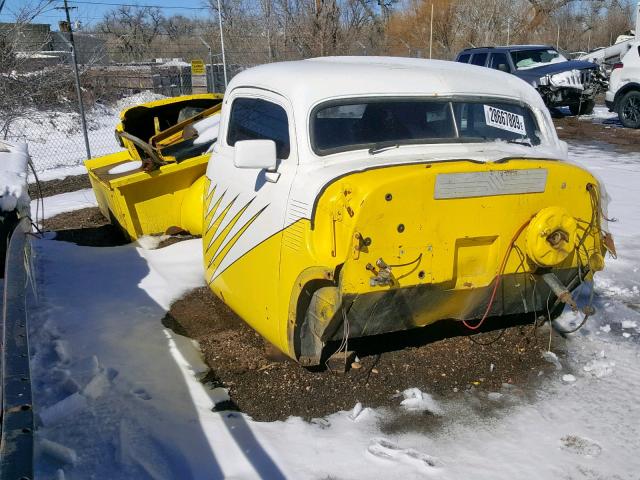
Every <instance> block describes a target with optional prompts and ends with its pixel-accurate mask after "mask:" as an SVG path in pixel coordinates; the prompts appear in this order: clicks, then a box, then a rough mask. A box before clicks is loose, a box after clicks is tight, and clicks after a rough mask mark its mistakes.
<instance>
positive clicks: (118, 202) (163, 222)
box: [85, 152, 210, 239]
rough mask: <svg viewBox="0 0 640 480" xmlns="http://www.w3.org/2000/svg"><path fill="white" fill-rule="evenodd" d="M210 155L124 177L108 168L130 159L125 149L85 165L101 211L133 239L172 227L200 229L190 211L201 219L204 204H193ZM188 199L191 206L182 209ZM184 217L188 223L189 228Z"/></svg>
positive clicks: (139, 170) (159, 232) (158, 232)
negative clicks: (185, 224) (197, 205)
mask: <svg viewBox="0 0 640 480" xmlns="http://www.w3.org/2000/svg"><path fill="white" fill-rule="evenodd" d="M209 156H210V155H209V154H206V155H200V156H198V157H194V158H190V159H188V160H185V161H183V162H180V163H170V164H168V165H164V166H162V167H160V168H159V169H158V170H154V171H152V172H145V171H143V170H141V169H137V170H135V171H133V172H131V173H128V174H125V175H121V176H112V175H108V174H107V173H106V172H105V170H106V169H110V168H113V167H116V166H118V165H122V164H123V163H125V162H129V161H130V157H129V156H128V155H126V152H120V153H116V154H113V155H107V156H105V157H100V158H96V159H92V160H88V161H86V162H85V165H86V166H87V170H88V171H89V180H90V181H91V186H92V187H93V191H94V193H95V195H96V199H97V200H98V206H99V207H100V211H101V212H102V213H103V215H105V216H106V217H107V218H111V219H112V221H115V222H116V223H117V224H118V225H119V226H120V227H121V228H122V229H123V230H124V231H125V232H126V234H127V235H128V236H129V237H130V238H132V239H136V238H139V237H141V236H142V235H155V234H163V233H165V232H166V231H167V229H169V228H170V227H179V228H182V229H184V230H187V231H189V232H191V230H189V228H194V229H195V230H196V232H191V233H194V234H197V232H198V231H201V228H202V225H201V223H200V222H194V221H193V217H192V216H191V215H190V213H191V212H190V210H192V211H193V210H195V211H193V212H192V213H193V214H194V215H197V216H198V217H199V218H200V219H201V218H202V207H200V208H197V207H196V206H195V205H194V202H197V196H198V186H202V184H201V183H200V184H198V183H196V182H197V181H198V180H200V179H201V178H202V177H203V176H204V173H205V170H206V168H207V163H208V161H209ZM94 162H95V163H94ZM109 162H111V163H109ZM100 167H102V168H100ZM194 184H196V185H194ZM192 185H194V188H191V187H192ZM200 192H201V190H200ZM200 194H201V193H200ZM185 198H188V204H189V207H187V206H185V208H183V199H185ZM200 198H201V197H200ZM183 220H186V221H187V222H188V226H187V227H186V228H185V226H184V225H183V224H182V222H183Z"/></svg>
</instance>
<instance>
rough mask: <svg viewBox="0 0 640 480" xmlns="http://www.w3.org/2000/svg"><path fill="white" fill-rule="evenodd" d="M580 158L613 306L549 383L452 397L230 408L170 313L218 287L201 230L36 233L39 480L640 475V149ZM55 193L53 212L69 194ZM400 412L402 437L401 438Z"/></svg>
mask: <svg viewBox="0 0 640 480" xmlns="http://www.w3.org/2000/svg"><path fill="white" fill-rule="evenodd" d="M570 154H571V158H572V159H573V160H574V161H576V162H578V163H580V164H582V165H584V166H586V167H588V168H590V169H591V170H593V171H594V172H596V173H597V174H598V175H599V176H600V177H601V178H602V179H603V180H604V181H605V183H606V185H607V189H608V192H609V194H610V196H611V197H612V201H611V203H610V205H609V215H610V216H614V217H617V218H618V219H619V221H618V222H616V223H613V224H611V227H610V228H611V230H612V232H613V234H614V236H615V239H616V244H617V247H618V253H619V259H618V260H612V259H608V262H607V268H606V270H605V271H604V272H601V273H600V274H598V276H597V277H596V282H595V288H596V298H595V306H596V308H597V310H598V312H597V314H596V315H595V316H593V317H592V318H591V319H590V321H589V322H588V324H587V325H586V327H585V328H583V329H582V330H580V331H579V332H578V333H577V334H575V335H572V336H571V337H570V339H569V341H568V343H567V347H566V348H567V350H566V352H557V353H558V354H559V362H558V369H557V371H556V373H555V374H553V375H550V376H546V377H545V378H543V381H542V382H541V386H540V387H539V388H537V389H536V390H535V391H533V392H532V391H531V389H528V388H527V386H522V385H515V386H506V385H505V386H504V388H502V389H501V390H500V391H498V392H492V393H489V394H486V393H484V394H483V393H480V392H474V391H471V390H470V391H467V392H463V391H461V392H459V395H458V398H457V399H454V400H448V401H443V400H442V399H438V398H432V397H431V396H430V395H429V392H421V391H420V390H418V389H411V390H409V391H406V392H401V394H400V395H398V398H397V401H398V405H397V407H396V408H392V409H370V408H367V399H366V398H362V399H361V404H358V405H354V409H353V411H350V412H336V413H335V414H333V415H330V416H328V417H326V418H322V419H314V420H313V421H311V422H305V421H303V420H302V419H300V418H289V419H288V420H286V421H283V422H273V423H259V422H254V421H252V420H251V419H250V418H248V417H247V416H245V415H243V414H239V413H237V412H213V411H212V408H213V406H214V404H215V403H216V402H219V401H220V400H223V399H225V398H226V394H225V392H224V391H223V390H221V389H210V388H208V387H207V386H206V385H203V384H202V383H200V382H199V381H198V380H199V379H200V378H202V376H203V375H204V373H205V372H206V366H205V365H204V364H203V363H202V361H201V359H200V357H199V354H198V350H197V346H196V345H194V343H193V342H192V341H191V340H189V339H187V338H184V337H180V336H179V335H176V334H175V333H173V332H172V331H170V330H167V329H165V328H163V327H162V324H161V319H162V317H163V315H164V313H165V311H166V309H167V308H168V307H169V305H170V304H171V302H172V301H173V300H175V299H177V298H178V297H179V296H180V295H182V294H183V293H184V292H185V291H187V290H188V289H190V288H193V287H196V286H199V285H202V282H203V280H202V276H203V272H202V265H201V245H200V241H199V240H189V241H185V242H181V243H178V244H174V245H171V246H169V247H165V248H163V249H161V250H153V249H151V248H152V247H153V242H151V241H147V242H142V243H139V244H131V245H125V246H120V247H113V248H94V247H80V246H76V245H73V244H70V243H64V242H55V241H51V240H38V241H36V242H35V252H36V273H37V284H38V292H39V304H38V305H37V307H35V308H34V309H33V310H32V314H31V319H30V321H31V335H32V337H31V338H32V355H33V379H34V391H35V393H34V394H35V402H36V405H35V410H36V412H37V413H38V414H39V417H40V425H39V427H38V430H37V438H38V445H39V449H38V455H37V457H36V470H37V473H38V477H37V478H54V476H55V475H59V477H58V478H61V477H60V476H63V478H67V479H85V478H109V479H121V478H122V479H124V478H136V479H143V478H152V479H173V478H179V479H190V478H197V479H201V478H202V479H215V478H221V477H227V478H239V479H240V478H241V479H245V478H268V479H278V478H291V479H321V478H335V479H367V478H425V477H427V478H432V477H433V478H439V479H491V480H499V479H541V478H544V479H547V478H549V479H551V478H553V479H589V480H592V479H600V478H602V479H630V480H631V479H636V480H637V479H638V478H639V477H638V475H639V473H638V472H640V456H639V455H638V454H637V452H638V450H639V449H640V402H638V396H639V395H640V368H639V365H640V364H639V361H640V288H639V287H640V274H639V272H638V268H639V267H640V209H639V208H638V207H637V193H636V190H637V188H638V185H640V154H634V155H632V154H628V155H620V154H613V153H611V152H609V151H605V150H602V149H600V148H597V147H591V146H577V145H573V146H571V148H570ZM76 200H77V199H75V200H74V201H76ZM52 201H55V202H57V203H56V206H54V205H53V204H51V205H45V212H50V211H52V210H53V209H54V208H57V209H61V208H62V206H61V204H64V201H61V200H60V198H58V199H57V200H47V202H52ZM68 207H69V208H76V207H75V206H72V205H68ZM59 211H61V210H59ZM143 245H144V246H143ZM572 320H575V319H574V318H573V316H572V314H571V313H565V314H564V315H563V317H561V321H562V322H565V323H567V322H570V321H572ZM552 350H553V346H552ZM550 360H552V361H554V360H555V359H553V358H550ZM396 420H397V421H403V422H404V423H403V424H404V425H405V428H403V429H401V431H402V433H394V434H389V433H384V432H385V431H388V430H385V429H384V428H382V425H385V424H388V423H389V422H393V421H396Z"/></svg>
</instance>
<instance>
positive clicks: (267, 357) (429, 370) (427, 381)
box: [163, 287, 561, 421]
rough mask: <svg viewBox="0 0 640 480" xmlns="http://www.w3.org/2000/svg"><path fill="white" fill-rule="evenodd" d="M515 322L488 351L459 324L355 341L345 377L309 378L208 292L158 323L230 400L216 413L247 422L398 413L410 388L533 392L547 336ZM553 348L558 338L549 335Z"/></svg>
mask: <svg viewBox="0 0 640 480" xmlns="http://www.w3.org/2000/svg"><path fill="white" fill-rule="evenodd" d="M516 321H520V322H529V323H528V324H522V325H517V324H514V323H515V322H513V321H512V323H511V326H510V327H509V328H506V329H505V330H504V333H503V334H502V335H501V336H500V337H499V339H498V340H497V341H496V342H495V343H493V344H491V345H488V346H482V345H478V344H475V343H473V342H472V341H471V340H470V339H469V338H468V337H467V336H466V335H467V333H468V332H466V331H465V330H464V328H463V327H462V326H461V325H460V324H459V323H457V322H440V323H439V324H436V325H433V326H431V327H426V328H423V329H418V330H413V331H410V332H402V333H396V334H389V335H381V336H378V337H373V338H370V339H366V340H357V341H356V340H353V341H352V342H351V343H350V349H353V350H355V351H356V353H357V354H358V355H359V357H360V365H361V368H358V369H353V368H352V369H350V370H349V371H348V372H347V373H343V374H340V373H332V372H331V371H329V370H327V369H317V370H316V371H311V370H308V369H305V368H303V367H301V366H299V365H298V364H296V363H294V362H293V361H290V360H288V359H286V357H284V356H283V355H282V354H281V353H279V352H278V351H277V350H276V349H275V348H274V347H272V346H270V345H268V344H267V343H266V342H265V341H264V340H263V339H262V338H261V337H260V336H259V335H258V334H257V333H255V332H254V331H253V330H252V329H251V328H250V327H248V326H247V325H246V324H245V323H244V322H243V321H242V320H240V319H239V317H237V316H236V315H235V314H234V313H233V312H232V311H231V310H230V309H229V308H228V307H227V306H226V305H224V304H223V303H222V302H221V301H219V300H218V299H217V298H216V297H215V296H214V295H213V294H212V293H211V292H210V291H209V289H208V288H206V287H205V288H199V289H196V290H193V291H192V292H190V293H189V294H187V295H186V296H184V297H183V298H182V299H180V300H178V301H177V302H175V303H174V304H173V306H172V307H171V310H170V311H169V312H168V313H167V315H166V316H165V318H164V319H163V324H164V325H165V326H167V327H169V328H172V329H173V330H174V331H176V332H177V333H180V334H182V335H186V336H189V337H191V338H194V339H196V340H197V341H198V342H199V344H200V348H201V350H202V353H203V355H204V358H205V361H206V362H207V364H208V365H209V366H210V367H211V372H210V374H209V375H208V377H207V378H206V379H205V381H208V382H212V383H213V384H214V385H215V386H224V387H226V388H228V389H229V393H230V397H231V402H230V403H228V404H224V405H219V406H218V409H230V408H231V409H234V408H235V409H239V410H241V411H243V412H245V413H247V414H249V415H250V416H251V417H253V418H254V419H255V420H259V421H273V420H282V419H285V418H287V417H289V416H291V415H295V416H301V417H304V418H313V417H322V416H324V415H327V414H330V413H333V412H336V411H338V410H348V409H351V408H353V406H354V405H355V404H356V402H358V401H360V402H362V403H363V404H364V405H365V406H370V407H377V406H393V405H398V404H399V402H400V399H398V398H397V396H396V395H397V393H398V392H401V391H403V390H405V389H407V388H410V387H418V388H421V389H423V390H425V391H427V392H429V393H431V394H435V395H437V396H442V397H451V396H456V395H462V394H463V392H464V391H465V390H468V389H470V388H471V389H476V390H478V389H479V390H484V391H496V390H500V388H501V387H502V385H503V384H504V383H508V384H513V385H519V386H524V385H531V384H533V383H535V382H536V381H537V380H536V379H537V378H539V377H538V372H539V371H552V370H553V368H554V367H553V366H552V365H550V364H549V363H547V362H545V361H544V360H543V359H542V358H541V351H543V350H545V349H546V342H548V339H549V336H548V328H546V327H541V328H538V329H534V327H533V324H532V321H533V319H532V318H531V317H529V318H528V319H522V318H519V319H516ZM502 322H504V320H502ZM488 328H489V329H491V331H487V332H485V333H481V334H478V335H476V336H474V340H476V341H479V342H491V341H492V340H494V339H496V337H498V336H499V335H500V332H501V331H502V329H496V328H497V325H496V324H495V321H494V323H493V325H491V324H489V325H488ZM558 344H561V339H559V338H558V337H555V339H554V345H558ZM491 364H493V366H494V367H493V369H492V368H491Z"/></svg>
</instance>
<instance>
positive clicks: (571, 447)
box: [560, 435, 602, 457]
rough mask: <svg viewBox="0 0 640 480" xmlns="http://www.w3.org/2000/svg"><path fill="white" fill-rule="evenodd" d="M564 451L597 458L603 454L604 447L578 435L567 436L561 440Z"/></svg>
mask: <svg viewBox="0 0 640 480" xmlns="http://www.w3.org/2000/svg"><path fill="white" fill-rule="evenodd" d="M560 442H561V443H562V447H561V448H562V449H563V450H567V451H568V452H571V453H575V454H577V455H582V456H584V457H597V456H598V455H600V453H601V452H602V447H601V446H600V445H598V444H597V443H596V442H594V441H593V440H590V439H588V438H585V437H579V436H578V435H567V436H565V437H562V438H561V439H560Z"/></svg>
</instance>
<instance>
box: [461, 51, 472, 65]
mask: <svg viewBox="0 0 640 480" xmlns="http://www.w3.org/2000/svg"><path fill="white" fill-rule="evenodd" d="M470 56H471V55H469V54H468V53H463V54H462V55H460V56H459V57H458V62H460V63H469V57H470Z"/></svg>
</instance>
